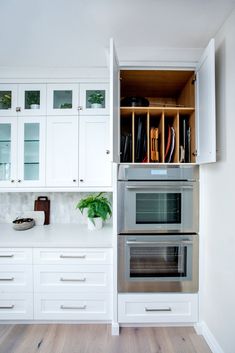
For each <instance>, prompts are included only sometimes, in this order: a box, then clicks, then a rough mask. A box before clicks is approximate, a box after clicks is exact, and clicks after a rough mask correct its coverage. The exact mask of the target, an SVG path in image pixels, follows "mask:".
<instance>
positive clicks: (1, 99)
mask: <svg viewBox="0 0 235 353" xmlns="http://www.w3.org/2000/svg"><path fill="white" fill-rule="evenodd" d="M10 108H11V94H8V93H6V92H5V93H4V92H3V94H2V95H1V96H0V109H10Z"/></svg>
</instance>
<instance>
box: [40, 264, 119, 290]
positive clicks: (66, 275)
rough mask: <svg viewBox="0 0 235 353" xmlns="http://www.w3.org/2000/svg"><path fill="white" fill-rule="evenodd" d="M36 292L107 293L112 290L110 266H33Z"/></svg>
mask: <svg viewBox="0 0 235 353" xmlns="http://www.w3.org/2000/svg"><path fill="white" fill-rule="evenodd" d="M34 288H35V291H36V292H60V293H62V292H67V293H68V292H69V293H70V292H81V291H85V292H89V291H90V290H92V291H93V290H94V291H95V292H96V293H98V292H104V293H105V292H109V291H111V288H112V266H110V265H96V266H94V265H77V266H75V265H73V266H71V265H70V266H69V265H67V266H66V265H35V266H34Z"/></svg>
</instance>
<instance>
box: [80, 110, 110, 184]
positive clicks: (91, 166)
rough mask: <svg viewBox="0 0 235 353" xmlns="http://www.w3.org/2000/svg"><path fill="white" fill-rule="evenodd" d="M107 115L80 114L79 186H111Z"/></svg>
mask: <svg viewBox="0 0 235 353" xmlns="http://www.w3.org/2000/svg"><path fill="white" fill-rule="evenodd" d="M109 132H110V130H109V117H108V116H81V117H80V125H79V186H80V187H81V188H82V187H105V186H111V158H110V133H109Z"/></svg>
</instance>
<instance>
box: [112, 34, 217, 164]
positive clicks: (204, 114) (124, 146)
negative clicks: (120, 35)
mask: <svg viewBox="0 0 235 353" xmlns="http://www.w3.org/2000/svg"><path fill="white" fill-rule="evenodd" d="M188 66H189V68H187V65H186V67H184V68H180V67H177V66H176V67H173V66H172V67H171V68H170V69H169V68H167V69H166V68H165V67H164V66H163V67H159V68H156V69H152V68H151V69H149V68H147V67H146V68H145V67H142V68H141V69H139V68H138V69H135V68H134V67H121V66H119V64H118V58H117V54H116V52H115V48H114V44H113V41H112V40H111V48H110V80H111V104H112V109H113V112H112V113H113V115H112V124H113V160H114V161H115V162H118V163H120V162H121V163H198V164H200V163H209V162H215V161H216V150H215V72H214V71H215V62H214V40H211V42H210V43H209V45H208V47H207V48H206V49H205V51H204V53H203V55H202V57H201V58H200V60H199V61H198V63H197V64H196V65H195V67H192V65H190V63H189V65H188Z"/></svg>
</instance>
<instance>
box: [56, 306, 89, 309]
mask: <svg viewBox="0 0 235 353" xmlns="http://www.w3.org/2000/svg"><path fill="white" fill-rule="evenodd" d="M60 309H63V310H66V309H71V310H73V309H75V310H76V309H77V310H85V309H86V305H83V306H66V305H61V306H60Z"/></svg>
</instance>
